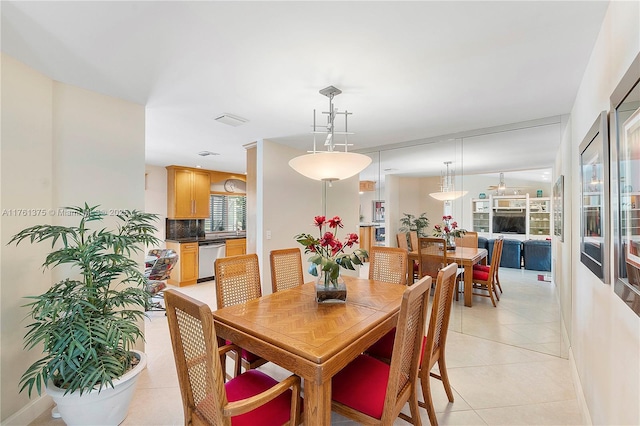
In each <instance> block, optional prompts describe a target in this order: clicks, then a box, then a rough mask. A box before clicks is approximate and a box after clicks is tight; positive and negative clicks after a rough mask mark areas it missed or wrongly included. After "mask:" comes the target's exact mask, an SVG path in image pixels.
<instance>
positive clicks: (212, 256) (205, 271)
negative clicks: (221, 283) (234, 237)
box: [198, 241, 225, 282]
mask: <svg viewBox="0 0 640 426" xmlns="http://www.w3.org/2000/svg"><path fill="white" fill-rule="evenodd" d="M224 256H225V242H224V241H200V242H199V243H198V282H202V281H210V280H212V279H214V275H215V272H214V269H213V265H214V262H215V261H216V259H217V258H219V257H224Z"/></svg>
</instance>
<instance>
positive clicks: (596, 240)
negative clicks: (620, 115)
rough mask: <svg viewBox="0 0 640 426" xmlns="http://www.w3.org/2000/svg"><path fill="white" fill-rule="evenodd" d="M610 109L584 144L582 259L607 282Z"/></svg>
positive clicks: (582, 171)
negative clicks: (608, 121)
mask: <svg viewBox="0 0 640 426" xmlns="http://www.w3.org/2000/svg"><path fill="white" fill-rule="evenodd" d="M608 153H609V143H608V135H607V112H606V111H603V112H602V113H600V115H599V116H598V118H597V119H596V121H595V122H594V123H593V125H592V126H591V128H590V129H589V131H588V132H587V134H586V136H585V137H584V139H583V140H582V143H581V144H580V181H581V185H580V186H581V190H582V192H581V194H582V197H581V198H582V202H581V206H580V261H581V262H582V263H583V264H584V265H586V266H587V268H589V270H590V271H591V272H593V273H594V274H595V275H596V276H597V277H598V278H600V279H601V280H602V281H603V282H604V283H607V281H608V279H607V253H608V250H607V249H608V246H609V245H608V233H607V224H608V222H607V220H608V219H607V218H608V214H607V210H608V206H609V190H608V189H609V170H608V166H607V165H608V163H609V161H608Z"/></svg>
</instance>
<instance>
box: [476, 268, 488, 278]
mask: <svg viewBox="0 0 640 426" xmlns="http://www.w3.org/2000/svg"><path fill="white" fill-rule="evenodd" d="M473 279H474V280H478V281H488V280H489V271H486V272H485V271H480V270H478V269H474V270H473Z"/></svg>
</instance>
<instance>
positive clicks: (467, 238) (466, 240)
mask: <svg viewBox="0 0 640 426" xmlns="http://www.w3.org/2000/svg"><path fill="white" fill-rule="evenodd" d="M454 241H455V243H456V247H473V248H475V247H478V233H477V232H476V231H466V232H465V233H464V235H463V236H461V237H456V238H455V239H454Z"/></svg>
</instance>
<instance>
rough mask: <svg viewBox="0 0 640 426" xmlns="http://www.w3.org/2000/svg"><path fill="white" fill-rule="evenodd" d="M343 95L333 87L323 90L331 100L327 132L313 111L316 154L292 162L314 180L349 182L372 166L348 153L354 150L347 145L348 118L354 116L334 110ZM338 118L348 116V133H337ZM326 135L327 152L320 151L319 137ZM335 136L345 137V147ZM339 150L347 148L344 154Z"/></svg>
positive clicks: (291, 165)
mask: <svg viewBox="0 0 640 426" xmlns="http://www.w3.org/2000/svg"><path fill="white" fill-rule="evenodd" d="M340 93H342V91H341V90H340V89H337V88H335V87H333V86H329V87H325V88H324V89H322V90H320V94H321V95H324V96H326V97H328V98H329V111H328V112H324V114H327V116H328V118H327V126H326V130H318V129H317V128H316V111H315V110H313V151H309V153H308V154H304V155H300V156H298V157H295V158H293V159H291V160H290V161H289V166H290V167H291V168H292V169H294V170H295V171H296V172H298V173H300V174H301V175H303V176H306V177H308V178H310V179H314V180H320V181H325V182H329V183H331V182H333V181H336V180H341V179H347V178H350V177H352V176H355V175H356V174H358V173H360V172H361V171H363V170H364V169H365V168H366V167H367V166H368V165H369V164H371V158H370V157H368V156H366V155H363V154H358V153H355V152H348V147H349V146H352V144H349V143H348V142H347V136H348V135H350V134H353V133H349V132H348V130H347V117H348V116H349V115H351V114H352V113H350V112H348V111H346V110H345V111H342V112H339V111H338V110H336V109H335V108H334V106H333V97H334V96H336V95H339V94H340ZM336 115H344V131H339V132H338V131H336V130H335V118H336ZM317 135H324V136H325V141H324V147H325V148H326V151H318V150H317V149H316V136H317ZM335 135H344V142H343V143H336V140H335ZM337 146H340V147H344V150H335V148H336V147H337Z"/></svg>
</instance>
